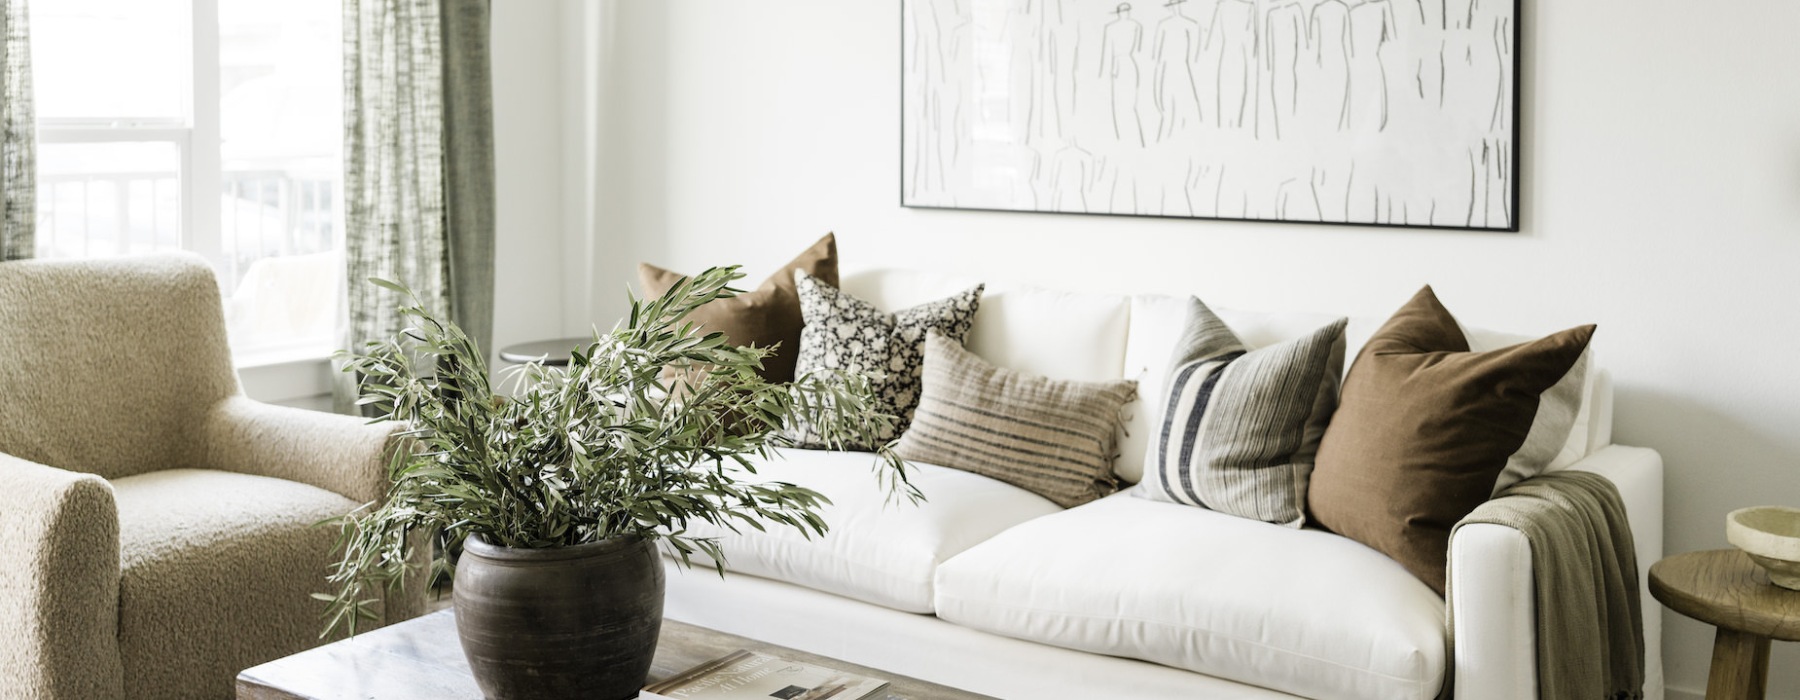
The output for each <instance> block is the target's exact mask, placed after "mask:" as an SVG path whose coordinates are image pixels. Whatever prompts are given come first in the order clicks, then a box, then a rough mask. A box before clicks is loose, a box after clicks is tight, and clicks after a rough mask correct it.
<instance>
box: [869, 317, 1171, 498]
mask: <svg viewBox="0 0 1800 700" xmlns="http://www.w3.org/2000/svg"><path fill="white" fill-rule="evenodd" d="M1136 396H1137V382H1135V381H1131V380H1116V381H1103V382H1077V381H1059V380H1055V379H1049V378H1046V377H1039V376H1035V375H1030V374H1026V373H1023V372H1018V371H1014V370H1010V369H1005V368H1002V367H995V366H993V365H991V364H988V363H987V361H985V360H982V359H981V358H980V357H977V356H976V355H975V354H974V353H972V352H969V351H968V350H965V349H963V347H962V344H961V343H959V342H957V341H955V340H952V339H950V338H948V337H946V336H945V335H943V334H942V333H939V332H937V331H932V332H931V333H930V335H929V336H927V337H926V339H925V368H924V388H923V389H922V391H921V394H920V397H919V408H918V411H917V412H916V413H914V414H913V421H912V425H911V426H910V427H908V428H907V429H906V434H905V435H902V436H901V437H900V442H899V444H898V445H897V446H895V448H894V451H895V453H896V454H898V455H899V456H900V457H901V458H903V459H906V460H908V461H915V462H925V463H928V464H936V465H939V466H944V467H952V468H955V469H961V470H964V471H969V472H974V473H976V474H980V475H982V476H987V477H991V478H994V479H998V480H1000V481H1004V482H1006V483H1009V484H1012V485H1014V486H1017V487H1019V488H1022V489H1025V490H1027V491H1030V492H1032V493H1036V494H1038V495H1040V496H1043V497H1044V498H1047V499H1050V500H1051V501H1052V502H1055V503H1056V504H1057V505H1060V506H1062V507H1064V508H1068V507H1071V506H1077V505H1080V504H1083V503H1086V502H1088V501H1091V500H1094V499H1096V498H1099V497H1101V496H1104V495H1106V494H1108V493H1111V492H1112V491H1113V490H1114V489H1115V488H1117V482H1116V481H1115V480H1114V479H1113V477H1112V460H1113V458H1114V457H1115V456H1117V454H1118V444H1117V438H1116V436H1117V434H1118V430H1119V425H1120V423H1121V422H1122V418H1121V416H1120V411H1122V410H1123V409H1124V407H1125V404H1127V403H1129V402H1130V401H1131V400H1132V399H1133V398H1134V397H1136Z"/></svg>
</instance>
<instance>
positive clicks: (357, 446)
mask: <svg viewBox="0 0 1800 700" xmlns="http://www.w3.org/2000/svg"><path fill="white" fill-rule="evenodd" d="M401 430H403V426H402V425H401V424H399V423H375V424H370V423H367V422H365V421H364V420H362V419H360V418H354V417H351V416H340V415H335V414H330V413H321V412H318V411H308V410H305V409H299V408H288V407H285V406H272V405H269V404H265V403H260V402H257V401H252V400H250V399H249V398H246V397H243V396H234V397H232V398H229V399H226V400H224V401H221V402H219V404H218V405H217V406H215V407H214V408H213V410H212V412H211V413H210V414H208V416H207V418H206V423H205V427H204V428H203V429H202V435H201V441H202V443H203V447H202V449H203V454H204V459H205V466H206V467H207V468H209V469H218V470H221V471H232V472H239V473H243V474H255V475H257V476H269V477H274V478H277V479H286V480H288V481H297V482H299V483H302V484H307V485H310V486H317V487H319V488H322V489H325V490H327V491H332V492H334V493H338V494H341V495H343V496H344V497H345V498H349V499H350V500H353V501H356V502H357V503H368V502H371V501H379V500H381V499H382V498H384V497H385V496H386V495H387V490H388V473H387V465H388V458H389V457H390V456H391V455H392V454H393V453H392V452H391V451H390V450H392V449H394V446H393V445H392V444H391V438H392V436H393V434H394V433H396V432H399V431H401Z"/></svg>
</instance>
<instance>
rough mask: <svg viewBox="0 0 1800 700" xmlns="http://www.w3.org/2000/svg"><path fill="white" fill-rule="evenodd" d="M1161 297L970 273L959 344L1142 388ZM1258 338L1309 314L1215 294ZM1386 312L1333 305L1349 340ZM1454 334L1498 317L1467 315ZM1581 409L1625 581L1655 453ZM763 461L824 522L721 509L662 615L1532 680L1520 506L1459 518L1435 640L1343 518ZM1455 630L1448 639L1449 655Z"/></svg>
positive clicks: (1652, 544)
mask: <svg viewBox="0 0 1800 700" xmlns="http://www.w3.org/2000/svg"><path fill="white" fill-rule="evenodd" d="M973 281H974V280H963V279H952V278H948V277H944V276H938V275H932V274H926V273H913V272H902V271H875V272H868V273H863V274H858V275H852V276H849V277H847V278H846V279H845V280H844V288H845V289H846V290H847V291H849V292H851V293H852V294H855V295H856V296H859V297H861V298H864V299H868V300H870V301H872V302H874V303H875V304H877V305H878V306H880V307H881V308H884V309H888V310H893V309H898V308H903V307H906V306H910V305H913V304H916V303H919V302H922V301H927V300H930V299H936V298H942V297H944V296H948V295H949V294H951V293H953V292H955V291H958V290H961V289H964V288H966V287H967V286H968V285H969V284H971V283H972V282H973ZM1180 301H1181V299H1179V298H1176V297H1163V296H1149V295H1140V296H1122V295H1099V294H1078V293H1064V292H1056V291H1050V290H1042V289H1032V288H1027V287H1006V286H1003V285H998V284H992V283H990V284H989V287H988V291H987V293H986V294H985V295H984V297H983V299H982V304H981V309H980V313H979V314H978V315H977V317H976V321H975V326H974V329H973V330H972V331H971V335H970V337H969V339H968V346H969V348H970V349H971V350H973V351H974V352H975V353H977V354H979V355H981V356H982V357H983V358H985V359H987V360H988V361H990V362H992V363H994V364H997V365H1000V366H1003V367H1010V368H1014V369H1018V370H1023V371H1027V372H1033V373H1037V374H1043V375H1047V376H1050V377H1055V378H1060V379H1089V380H1091V379H1103V378H1120V377H1126V378H1137V379H1138V380H1139V381H1140V382H1141V387H1140V391H1141V393H1142V394H1144V395H1149V396H1153V395H1155V394H1156V389H1157V385H1158V384H1160V381H1161V380H1160V377H1161V375H1162V373H1163V371H1164V369H1165V364H1166V361H1167V356H1168V354H1169V352H1170V349H1171V348H1172V346H1173V344H1174V341H1175V338H1176V335H1177V334H1178V333H1179V332H1180V330H1181V328H1180V326H1181V323H1182V316H1181V315H1180V314H1181V309H1182V307H1181V304H1180V303H1179V302H1180ZM1219 311H1220V315H1221V316H1222V317H1223V318H1224V319H1225V320H1226V322H1227V323H1229V324H1231V326H1232V327H1233V329H1234V330H1236V331H1237V332H1238V334H1239V335H1240V336H1241V337H1243V339H1244V340H1245V341H1246V342H1247V343H1249V344H1251V345H1253V346H1260V345H1264V344H1268V343H1270V342H1275V341H1278V340H1282V339H1285V338H1289V337H1293V336H1296V335H1298V334H1300V333H1302V332H1305V331H1309V330H1312V329H1314V328H1317V327H1318V326H1320V325H1323V324H1324V323H1326V322H1327V321H1328V320H1329V317H1327V316H1324V315H1309V314H1258V313H1250V312H1241V311H1231V310H1229V309H1221V310H1219ZM1381 321H1382V319H1353V320H1352V322H1351V328H1350V330H1349V331H1348V342H1349V345H1350V347H1349V348H1348V350H1349V353H1348V355H1347V357H1351V358H1353V357H1354V356H1355V352H1356V350H1357V348H1358V347H1360V345H1361V342H1362V340H1364V339H1366V338H1367V337H1368V336H1369V334H1371V333H1372V332H1373V331H1374V329H1375V328H1376V327H1377V326H1379V324H1380V323H1381ZM1470 337H1471V344H1472V345H1473V346H1474V347H1475V349H1477V350H1480V349H1486V347H1489V346H1491V347H1498V346H1499V345H1502V344H1505V343H1506V342H1508V340H1509V337H1508V336H1504V335H1501V334H1494V333H1486V332H1482V331H1471V332H1470ZM1591 376H1592V377H1593V379H1592V380H1591V381H1590V382H1589V386H1588V389H1587V391H1586V393H1587V398H1586V400H1585V403H1584V406H1583V409H1582V410H1583V413H1584V414H1585V417H1584V418H1583V419H1581V420H1579V421H1578V422H1579V423H1581V425H1579V426H1578V427H1577V429H1576V430H1575V431H1574V433H1575V434H1574V435H1572V436H1571V440H1570V444H1569V445H1568V446H1567V448H1566V449H1565V454H1564V455H1563V457H1562V458H1560V459H1559V462H1561V463H1569V462H1572V463H1573V464H1572V465H1571V466H1568V467H1567V468H1572V469H1581V470H1587V471H1592V472H1596V473H1599V474H1602V475H1604V476H1606V477H1608V478H1609V479H1611V480H1612V481H1613V482H1614V483H1615V484H1616V485H1617V486H1618V489H1619V492H1620V494H1621V495H1622V496H1623V498H1624V501H1625V504H1626V506H1627V508H1628V510H1629V513H1630V518H1631V527H1632V532H1633V535H1634V537H1635V539H1636V545H1637V556H1638V565H1639V578H1640V582H1642V581H1645V580H1647V571H1648V567H1649V565H1650V564H1651V563H1652V562H1654V561H1656V559H1658V558H1659V557H1660V556H1661V555H1662V461H1661V458H1660V457H1659V456H1658V455H1657V454H1656V453H1655V452H1653V451H1651V450H1647V449H1642V448H1635V447H1625V446H1619V445H1613V444H1611V418H1612V410H1611V409H1612V404H1611V401H1612V391H1611V384H1610V380H1609V378H1608V376H1607V375H1606V374H1605V372H1604V371H1603V370H1602V371H1595V372H1592V373H1591ZM1153 403H1155V402H1148V403H1146V402H1143V401H1139V402H1138V403H1135V404H1133V405H1132V407H1131V408H1130V409H1129V410H1130V411H1131V412H1132V413H1131V415H1130V419H1129V420H1128V430H1127V435H1126V437H1125V438H1124V441H1123V443H1122V447H1121V451H1122V455H1121V457H1120V459H1119V461H1118V462H1117V463H1116V469H1117V471H1118V472H1119V474H1120V475H1121V476H1122V477H1124V478H1126V479H1127V480H1128V481H1135V480H1136V477H1137V476H1138V475H1139V474H1140V473H1141V468H1140V467H1139V465H1140V464H1141V462H1142V458H1143V452H1144V444H1145V440H1146V435H1147V433H1148V430H1147V426H1149V425H1151V424H1153V422H1154V421H1155V419H1156V418H1157V416H1156V410H1157V409H1156V407H1155V406H1153V405H1150V404H1153ZM784 456H785V459H782V460H774V461H771V462H770V463H767V464H764V465H761V467H760V468H759V472H760V473H761V475H763V476H765V477H767V478H770V479H778V480H784V481H792V482H795V483H799V484H802V485H805V486H809V487H811V488H814V489H817V490H818V491H820V492H822V493H824V494H826V495H827V496H829V497H830V498H831V499H832V500H833V501H834V505H833V506H831V507H829V508H827V509H826V511H825V517H826V520H827V521H828V522H829V523H830V525H831V532H830V534H828V535H827V536H825V537H824V538H819V539H813V540H810V541H809V540H806V539H804V538H802V537H801V536H799V535H798V534H797V533H793V532H789V531H785V530H771V531H770V532H767V533H760V532H747V533H744V534H730V533H722V532H721V533H717V534H721V535H722V536H723V544H724V547H725V551H726V555H727V563H728V568H730V569H732V573H731V574H729V575H727V576H725V577H720V576H718V575H717V574H716V573H714V572H713V571H712V570H711V569H710V568H695V569H693V570H683V569H680V568H679V567H674V566H672V567H671V570H670V576H669V584H668V599H667V604H666V614H667V616H668V617H669V618H672V619H676V620H682V621H686V622H691V623H695V624H700V625H704V626H708V627H713V628H717V629H722V630H726V631H729V632H734V633H737V634H742V635H745V636H749V637H754V638H757V639H761V640H766V641H769V642H774V643H777V644H782V645H787V646H791V647H795V648H799V649H805V650H808V651H812V652H815V653H820V654H825V655H829V656H833V657H837V658H841V659H845V660H848V661H852V662H856V663H861V664H865V665H868V666H873V667H877V668H881V669H885V670H888V671H892V672H894V673H899V674H904V675H909V676H914V677H918V678H923V679H926V680H931V681H935V682H938V683H943V684H946V685H950V686H955V687H959V688H965V689H968V690H973V691H976V692H980V693H985V694H988V695H994V696H997V697H1002V698H1146V699H1149V698H1213V699H1227V698H1290V697H1313V698H1378V699H1380V700H1401V699H1404V698H1433V697H1437V696H1438V695H1439V693H1440V692H1441V690H1442V689H1443V687H1444V685H1445V682H1446V680H1447V678H1448V677H1449V676H1450V675H1454V678H1455V683H1454V686H1453V687H1454V694H1453V696H1454V697H1455V698H1457V699H1459V700H1477V699H1486V698H1530V697H1536V678H1535V676H1536V661H1535V655H1534V638H1535V637H1534V630H1535V621H1534V618H1533V613H1532V600H1533V597H1534V594H1533V588H1532V572H1531V556H1530V550H1529V545H1528V544H1527V543H1526V541H1525V538H1524V536H1523V535H1522V534H1520V533H1519V532H1517V531H1515V530H1512V529H1510V528H1505V527H1501V526H1497V525H1472V526H1469V527H1465V528H1463V529H1462V530H1461V531H1460V533H1459V535H1458V536H1457V537H1456V539H1455V540H1454V541H1453V542H1452V543H1451V552H1450V556H1451V560H1452V574H1453V580H1452V584H1451V585H1452V588H1453V590H1454V601H1453V604H1454V605H1455V606H1456V610H1455V616H1454V618H1455V624H1456V629H1455V635H1454V638H1455V644H1454V649H1453V650H1449V649H1447V647H1448V646H1449V644H1448V642H1447V639H1448V635H1447V633H1446V630H1445V620H1446V604H1445V601H1444V600H1443V599H1442V598H1440V597H1438V596H1437V595H1436V594H1434V593H1433V592H1432V591H1431V590H1430V589H1429V588H1428V587H1426V586H1425V584H1423V583H1420V582H1419V581H1417V580H1416V579H1414V578H1413V577H1412V576H1411V575H1409V574H1407V573H1406V572H1405V571H1404V570H1403V569H1402V568H1401V567H1400V566H1399V565H1398V564H1395V563H1394V562H1392V561H1390V560H1388V559H1387V558H1386V557H1384V556H1382V555H1381V554H1379V553H1376V552H1375V551H1374V550H1371V549H1369V548H1367V547H1364V546H1363V545H1361V544H1358V543H1356V542H1353V541H1351V540H1348V539H1345V538H1342V537H1339V536H1337V535H1333V534H1330V533H1327V532H1324V531H1321V530H1316V529H1303V530H1293V529H1288V528H1283V527H1280V526H1275V525H1268V524H1264V523H1260V522H1254V521H1250V520H1244V519H1240V518H1235V517H1232V516H1228V515H1224V514H1220V513H1215V512H1212V511H1207V510H1204V509H1200V508H1192V507H1187V506H1180V505H1173V504H1169V503H1162V502H1156V501H1150V500H1146V499H1142V498H1136V497H1134V496H1132V495H1131V494H1129V493H1128V492H1127V491H1121V492H1120V493H1117V494H1114V495H1112V496H1109V497H1107V498H1103V499H1100V500H1099V501H1096V502H1093V503H1089V504H1086V505H1082V506H1078V507H1075V508H1071V509H1067V510H1064V509H1062V508H1059V507H1057V506H1056V505H1054V504H1052V503H1050V502H1049V501H1047V500H1045V499H1043V498H1041V497H1038V496H1036V495H1034V494H1031V493H1028V492H1026V491H1023V490H1020V489H1018V488H1015V487H1013V486H1010V485H1007V484H1004V483H1000V482H998V481H994V480H991V479H988V478H985V477H981V476H977V475H974V474H970V473H967V472H963V471H959V470H954V469H948V468H944V467H938V466H933V465H917V474H916V476H915V481H916V483H917V484H918V485H919V486H920V488H921V489H922V490H923V491H924V493H925V494H926V497H927V498H928V499H929V500H928V501H927V502H926V503H924V504H922V505H920V506H918V507H911V506H905V505H891V504H888V503H886V502H885V501H886V499H885V495H884V494H883V493H882V492H880V491H879V490H878V488H877V487H876V486H875V484H874V480H873V479H872V478H871V477H870V473H869V465H870V463H871V457H870V455H868V454H866V453H831V452H817V451H804V450H788V451H785V453H784ZM1643 600H1644V601H1645V605H1644V637H1645V643H1646V656H1647V658H1646V682H1645V697H1647V698H1652V699H1657V698H1661V697H1662V695H1663V683H1662V663H1661V623H1660V616H1659V614H1658V613H1657V606H1655V605H1654V604H1652V602H1651V598H1650V597H1649V595H1648V593H1647V592H1646V593H1644V594H1643ZM1451 656H1453V657H1454V662H1453V663H1452V660H1451V658H1450V657H1451Z"/></svg>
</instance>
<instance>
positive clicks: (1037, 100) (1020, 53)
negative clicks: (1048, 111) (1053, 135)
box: [1001, 0, 1044, 140]
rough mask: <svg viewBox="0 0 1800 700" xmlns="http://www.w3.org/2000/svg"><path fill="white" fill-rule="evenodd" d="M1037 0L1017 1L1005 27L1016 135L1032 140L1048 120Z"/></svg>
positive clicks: (1009, 103)
mask: <svg viewBox="0 0 1800 700" xmlns="http://www.w3.org/2000/svg"><path fill="white" fill-rule="evenodd" d="M1035 4H1036V3H1035V2H1033V0H1013V2H1011V3H1009V5H1011V6H1010V7H1009V8H1008V9H1007V11H1006V21H1005V24H1004V25H1003V26H1002V28H1001V31H1002V34H1001V36H1002V37H1003V38H1004V42H1005V44H1004V45H1005V47H1006V49H1007V54H1006V64H1005V65H1006V70H1007V77H1006V85H1007V86H1008V87H1009V88H1011V93H1010V94H1011V99H1010V100H1008V101H1007V103H1006V104H1007V109H1008V113H1007V116H1008V118H1009V120H1010V121H1011V124H1012V133H1014V134H1016V135H1017V136H1016V138H1019V139H1022V140H1029V139H1030V138H1031V136H1032V135H1033V134H1037V133H1042V125H1041V122H1042V120H1043V119H1044V110H1043V101H1044V85H1043V82H1044V71H1042V70H1040V69H1039V66H1038V58H1039V55H1040V52H1039V48H1038V20H1037V18H1036V17H1034V16H1033V15H1034V14H1035V8H1034V7H1033V5H1035Z"/></svg>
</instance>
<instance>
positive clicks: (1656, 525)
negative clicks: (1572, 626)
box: [1450, 445, 1663, 700]
mask: <svg viewBox="0 0 1800 700" xmlns="http://www.w3.org/2000/svg"><path fill="white" fill-rule="evenodd" d="M1569 468H1570V469H1577V470H1581V471H1587V472H1593V473H1595V474H1599V475H1601V476H1604V477H1606V478H1607V479H1610V480H1611V481H1612V482H1613V485H1614V486H1616V487H1617V488H1618V489H1619V497H1620V499H1621V500H1623V501H1624V502H1625V511H1626V514H1627V517H1629V518H1630V519H1631V536H1632V539H1633V541H1634V542H1635V544H1636V545H1637V560H1638V561H1637V563H1638V593H1639V595H1640V596H1642V597H1643V601H1644V655H1645V657H1646V658H1645V659H1644V697H1645V698H1646V700H1662V697H1663V668H1662V608H1661V607H1660V606H1658V605H1656V603H1655V600H1654V599H1652V598H1651V597H1650V590H1649V581H1650V565H1651V564H1654V563H1656V560H1657V559H1661V558H1662V552H1663V548H1662V528H1663V465H1662V456H1661V455H1658V454H1657V453H1656V451H1655V450H1648V449H1644V448H1641V447H1626V446H1623V445H1609V446H1607V447H1605V448H1602V449H1601V450H1599V451H1597V452H1595V453H1593V454H1590V455H1588V456H1587V457H1586V458H1584V459H1582V460H1581V461H1580V462H1576V463H1575V464H1574V465H1572V466H1570V467H1569ZM1450 559H1451V561H1452V562H1453V563H1452V564H1451V567H1450V571H1451V575H1452V576H1453V577H1454V578H1453V580H1452V582H1451V584H1450V587H1451V589H1452V590H1454V591H1455V592H1456V600H1454V601H1452V603H1451V604H1452V605H1455V606H1456V610H1455V619H1456V623H1455V624H1456V629H1455V634H1456V650H1455V652H1456V696H1455V697H1456V700H1489V699H1496V700H1498V699H1503V698H1505V699H1510V698H1534V697H1537V631H1536V630H1537V622H1536V620H1535V618H1534V615H1533V610H1532V606H1533V599H1534V598H1535V597H1536V595H1535V593H1533V587H1532V570H1531V545H1530V544H1529V543H1527V542H1526V541H1525V535H1523V534H1521V533H1520V532H1519V531H1517V530H1514V529H1512V528H1509V527H1505V526H1502V525H1491V524H1485V523H1477V524H1471V525H1468V526H1465V527H1463V528H1461V529H1459V530H1457V534H1456V538H1455V539H1453V540H1451V542H1450Z"/></svg>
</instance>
